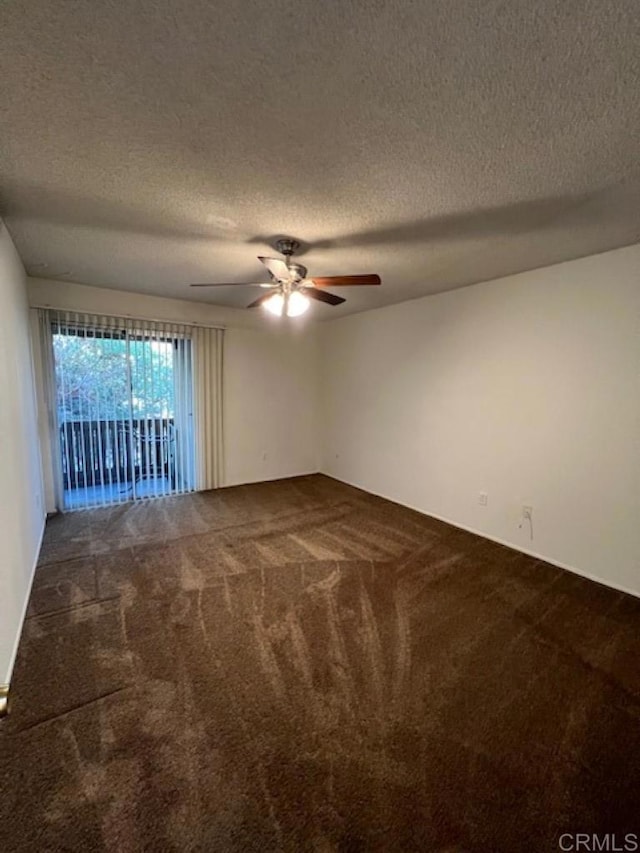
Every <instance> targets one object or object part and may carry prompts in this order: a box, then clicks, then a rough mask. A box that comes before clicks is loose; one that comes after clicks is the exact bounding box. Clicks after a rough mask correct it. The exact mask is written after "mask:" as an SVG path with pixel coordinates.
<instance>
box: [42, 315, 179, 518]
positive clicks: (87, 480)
mask: <svg viewBox="0 0 640 853" xmlns="http://www.w3.org/2000/svg"><path fill="white" fill-rule="evenodd" d="M52 336H53V353H54V362H55V386H56V388H55V390H56V411H57V429H58V440H59V448H60V462H61V466H60V467H61V469H62V470H61V485H62V491H63V506H64V508H65V509H79V508H84V507H91V506H101V505H107V504H112V503H122V502H124V501H130V500H135V499H139V498H148V497H157V496H161V495H169V494H177V493H180V492H186V491H191V490H193V489H194V488H195V465H194V455H195V443H194V434H193V369H192V341H191V337H190V334H189V332H188V330H185V329H184V328H181V327H176V326H170V325H168V324H165V325H163V324H151V323H145V324H140V323H138V322H135V321H124V322H123V321H118V320H115V319H114V320H109V319H108V318H94V322H93V323H92V322H91V321H90V320H87V319H86V318H83V319H82V320H78V319H77V318H76V319H74V318H73V316H69V315H65V316H62V315H60V316H58V317H57V318H56V319H55V320H54V321H53V323H52Z"/></svg>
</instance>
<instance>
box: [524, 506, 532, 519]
mask: <svg viewBox="0 0 640 853" xmlns="http://www.w3.org/2000/svg"><path fill="white" fill-rule="evenodd" d="M522 517H523V518H526V519H528V520H529V521H531V520H532V519H533V507H532V506H523V507H522Z"/></svg>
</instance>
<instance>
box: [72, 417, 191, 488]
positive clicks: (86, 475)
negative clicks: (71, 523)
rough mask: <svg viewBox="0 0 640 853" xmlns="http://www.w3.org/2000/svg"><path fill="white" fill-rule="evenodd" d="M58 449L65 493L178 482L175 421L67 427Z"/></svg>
mask: <svg viewBox="0 0 640 853" xmlns="http://www.w3.org/2000/svg"><path fill="white" fill-rule="evenodd" d="M60 447H61V451H62V476H63V484H64V488H65V490H67V489H84V488H86V487H90V486H102V485H111V484H114V483H131V482H134V481H136V482H137V481H138V480H141V479H143V478H150V477H170V478H171V480H172V481H173V479H174V478H175V461H174V460H175V431H174V423H173V418H145V419H142V420H137V419H134V420H133V421H132V422H130V421H128V420H100V421H65V422H64V423H62V424H61V425H60Z"/></svg>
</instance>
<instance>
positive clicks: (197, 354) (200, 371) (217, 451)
mask: <svg viewBox="0 0 640 853" xmlns="http://www.w3.org/2000/svg"><path fill="white" fill-rule="evenodd" d="M223 341H224V331H223V330H222V329H206V328H203V327H197V328H194V329H193V356H194V357H193V374H194V389H195V399H194V403H195V406H194V413H195V422H196V431H195V432H196V483H197V488H198V489H216V488H218V486H220V485H222V483H223V481H224V480H223V478H224V472H223V447H224V445H223V432H222V366H223Z"/></svg>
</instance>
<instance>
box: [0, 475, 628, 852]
mask: <svg viewBox="0 0 640 853" xmlns="http://www.w3.org/2000/svg"><path fill="white" fill-rule="evenodd" d="M639 652H640V601H638V600H636V599H634V598H632V597H630V596H625V595H622V594H619V593H617V592H614V591H612V590H609V589H606V588H604V587H602V586H599V585H597V584H595V583H592V582H590V581H587V580H583V579H581V578H579V577H577V576H575V575H572V574H570V573H568V572H564V571H562V570H560V569H556V568H553V567H552V566H549V565H547V564H545V563H541V562H537V561H536V560H534V559H531V558H529V557H526V556H523V555H521V554H518V553H517V552H515V551H511V550H508V549H506V548H502V547H501V546H499V545H495V544H492V543H490V542H487V541H485V540H482V539H480V538H478V537H475V536H473V535H471V534H468V533H465V532H462V531H460V530H457V529H455V528H453V527H449V526H448V525H446V524H443V523H440V522H437V521H434V520H432V519H429V518H427V517H424V516H421V515H418V514H417V513H413V512H411V511H409V510H406V509H403V508H401V507H399V506H396V505H394V504H391V503H388V502H386V501H383V500H380V499H377V498H373V497H371V496H370V495H367V494H365V493H363V492H359V491H357V490H356V489H352V488H350V487H347V486H344V485H341V484H339V483H337V482H335V481H332V480H330V479H328V478H326V477H321V476H313V477H301V478H296V479H292V480H287V481H280V482H277V483H267V484H259V485H252V486H243V487H239V488H233V489H226V490H221V491H218V492H210V493H203V494H197V495H193V496H187V497H178V498H170V499H166V500H160V501H153V502H148V503H140V504H135V505H127V506H122V507H115V508H113V509H104V510H93V511H90V512H80V513H73V514H70V515H67V516H65V517H60V518H57V519H55V520H53V521H51V522H50V523H49V525H48V529H47V533H46V538H45V543H44V547H43V551H42V556H41V564H40V567H39V569H38V571H37V573H36V579H35V585H34V589H33V594H32V597H31V602H30V607H29V612H28V619H27V621H26V625H25V629H24V633H23V637H22V642H21V645H20V650H19V655H18V661H17V665H16V670H15V675H14V681H13V685H12V696H11V713H10V715H9V717H8V718H6V719H5V720H4V721H2V722H0V759H1V777H0V849H1V850H2V851H7V853H9V851H26V850H28V851H38V853H40V851H58V850H60V851H61V850H65V851H82V853H87V851H94V850H109V851H118V853H126V851H154V853H156V852H157V851H196V850H197V851H243V853H245V851H271V850H274V851H275V850H286V851H317V852H318V853H325V851H335V850H340V851H393V853H395V851H449V852H451V851H517V853H524V851H535V853H541V851H547V850H549V851H556V850H558V849H559V847H558V842H559V836H560V834H561V833H564V832H568V833H577V832H582V833H593V832H599V833H618V834H621V833H623V832H636V833H639V834H640V666H639V660H640V655H639ZM564 843H565V845H566V843H567V841H566V839H565V842H564ZM594 849H595V848H594ZM609 849H613V848H609Z"/></svg>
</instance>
